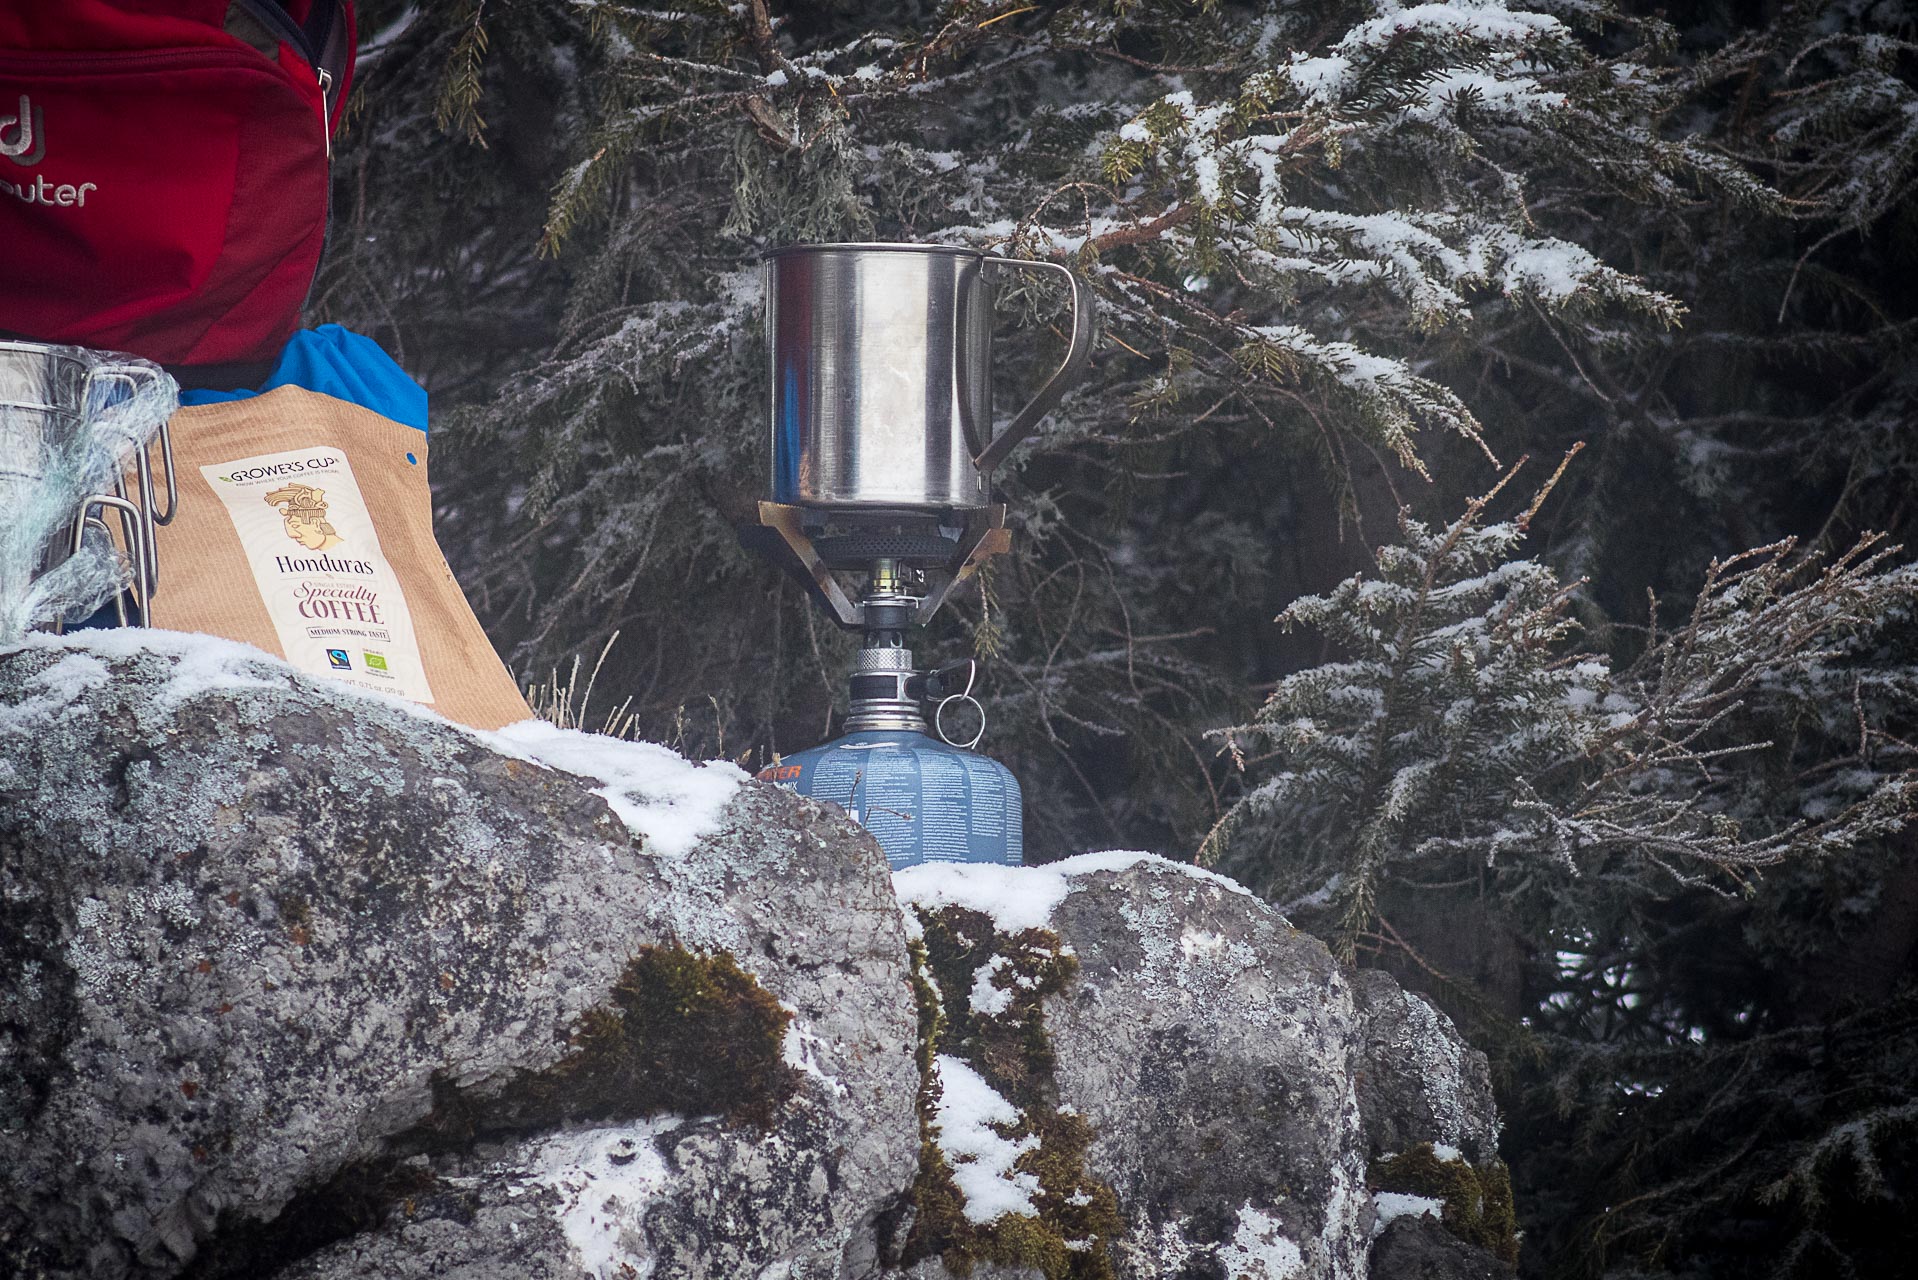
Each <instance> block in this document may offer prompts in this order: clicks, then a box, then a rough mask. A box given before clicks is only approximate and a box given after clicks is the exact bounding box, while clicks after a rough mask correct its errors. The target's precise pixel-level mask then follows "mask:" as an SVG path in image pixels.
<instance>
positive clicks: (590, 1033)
mask: <svg viewBox="0 0 1918 1280" xmlns="http://www.w3.org/2000/svg"><path fill="white" fill-rule="evenodd" d="M791 1020H792V1015H791V1014H790V1013H788V1012H787V1011H786V1010H785V1009H783V1008H781V1007H780V1005H779V1001H778V1000H776V999H774V998H773V996H772V993H771V992H769V991H767V990H766V989H765V988H764V987H762V986H760V985H759V982H758V980H757V979H756V978H754V977H753V975H752V974H750V973H748V972H746V971H745V970H743V969H741V968H740V967H739V965H738V963H737V962H736V961H735V960H734V959H733V957H732V956H730V955H728V954H726V953H724V952H720V953H718V954H714V955H696V954H694V953H693V952H690V951H687V950H684V949H683V948H680V947H655V946H645V947H641V948H640V949H639V951H638V952H637V953H635V954H634V955H633V957H632V959H631V960H629V961H628V962H627V965H626V968H625V969H624V971H623V972H622V973H621V974H620V977H619V980H618V981H617V982H616V983H614V985H613V989H612V993H611V997H610V998H609V999H608V1000H607V1001H606V1003H604V1004H601V1005H598V1006H596V1007H594V1008H592V1009H589V1010H587V1011H586V1013H585V1014H584V1015H583V1016H582V1017H581V1019H580V1024H579V1028H578V1030H577V1031H576V1032H575V1034H574V1036H573V1046H574V1052H573V1053H572V1054H571V1055H569V1056H568V1057H566V1058H564V1059H562V1060H561V1061H560V1062H559V1063H557V1064H556V1065H554V1066H552V1067H550V1068H548V1069H547V1070H545V1071H540V1072H534V1073H529V1074H525V1075H522V1076H520V1077H519V1079H518V1080H516V1081H515V1082H514V1084H513V1086H512V1087H511V1088H509V1089H507V1090H505V1091H503V1092H502V1093H501V1094H499V1095H498V1096H496V1097H492V1098H486V1099H478V1100H475V1099H469V1098H466V1097H465V1096H463V1095H462V1094H461V1093H460V1091H458V1090H455V1089H453V1088H452V1087H451V1086H449V1085H444V1084H443V1083H442V1084H440V1087H438V1088H436V1090H435V1095H436V1096H435V1105H434V1109H433V1116H432V1118H431V1119H430V1120H429V1121H428V1123H427V1125H426V1126H423V1127H424V1128H426V1129H428V1130H431V1131H432V1132H433V1134H434V1136H435V1137H436V1138H437V1140H436V1141H430V1142H427V1143H425V1144H422V1145H426V1146H430V1147H441V1148H443V1147H445V1146H448V1145H458V1144H460V1143H462V1142H464V1141H469V1140H470V1139H471V1138H473V1137H475V1136H479V1135H482V1134H497V1133H512V1132H534V1131H538V1130H541V1129H544V1128H549V1127H551V1126H552V1125H554V1124H557V1123H562V1122H565V1121H572V1120H635V1119H640V1118H643V1117H646V1116H653V1115H660V1114H663V1113H666V1112H679V1113H681V1114H687V1115H711V1114H715V1113H717V1114H720V1115H723V1116H725V1117H726V1118H727V1119H728V1120H729V1121H732V1122H734V1123H740V1124H751V1125H756V1126H759V1127H761V1128H764V1127H768V1126H770V1125H771V1124H772V1121H773V1117H774V1115H775V1114H776V1113H777V1111H778V1109H779V1107H780V1105H781V1104H783V1103H784V1102H785V1101H786V1100H787V1099H788V1098H790V1097H791V1096H792V1094H793V1091H794V1090H795V1089H796V1088H797V1086H798V1073H797V1072H795V1071H794V1070H793V1069H792V1067H790V1066H789V1065H787V1063H786V1061H785V1057H784V1045H785V1035H786V1024H787V1023H789V1022H790V1021H791Z"/></svg>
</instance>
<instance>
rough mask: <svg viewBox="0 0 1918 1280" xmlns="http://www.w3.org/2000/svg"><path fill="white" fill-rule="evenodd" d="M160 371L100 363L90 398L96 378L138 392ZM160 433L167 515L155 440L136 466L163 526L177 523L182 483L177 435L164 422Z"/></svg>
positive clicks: (92, 373)
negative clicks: (158, 486) (176, 464)
mask: <svg viewBox="0 0 1918 1280" xmlns="http://www.w3.org/2000/svg"><path fill="white" fill-rule="evenodd" d="M156 372H157V371H156V370H153V369H148V368H146V367H144V366H142V365H137V364H107V365H99V366H96V367H95V368H93V369H90V370H88V372H87V397H88V399H89V400H91V399H92V393H93V383H94V382H95V381H96V380H97V381H100V382H114V381H120V382H125V383H126V384H127V385H128V387H130V388H131V389H132V392H133V394H134V395H138V394H139V393H140V388H141V387H142V386H144V385H145V384H147V383H149V382H151V381H153V380H154V377H155V374H156ZM158 435H159V437H160V461H161V465H162V466H163V467H164V468H165V474H166V512H165V513H164V514H162V513H161V512H160V511H159V509H158V507H159V504H158V502H157V501H156V500H155V494H154V485H153V462H152V448H153V446H152V443H151V442H149V443H148V444H147V446H146V448H143V449H141V450H140V453H139V456H138V457H137V458H136V459H135V460H134V465H135V468H136V470H137V472H138V474H139V479H140V495H141V499H142V501H143V502H145V504H146V508H147V511H148V513H149V514H150V515H151V517H152V521H153V523H154V524H155V525H162V524H171V523H173V514H174V512H175V511H176V510H178V509H179V506H180V484H179V478H178V477H177V476H176V475H175V474H174V470H173V434H172V432H171V431H170V430H169V429H168V424H167V423H164V422H162V423H161V424H160V430H159V432H158Z"/></svg>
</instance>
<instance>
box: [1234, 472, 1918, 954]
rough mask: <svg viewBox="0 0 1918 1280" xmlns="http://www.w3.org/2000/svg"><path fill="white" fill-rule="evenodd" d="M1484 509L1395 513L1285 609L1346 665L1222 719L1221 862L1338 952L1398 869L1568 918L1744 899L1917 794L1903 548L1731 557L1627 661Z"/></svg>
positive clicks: (1906, 808) (1294, 679) (1517, 535)
mask: <svg viewBox="0 0 1918 1280" xmlns="http://www.w3.org/2000/svg"><path fill="white" fill-rule="evenodd" d="M1485 508H1486V500H1484V499H1481V500H1479V501H1477V502H1475V503H1473V504H1472V505H1471V506H1470V507H1469V508H1468V510H1467V512H1466V514H1465V515H1464V516H1462V517H1461V518H1460V519H1458V520H1457V521H1455V522H1453V523H1452V524H1451V525H1449V526H1446V527H1443V528H1435V527H1431V526H1428V525H1425V524H1422V523H1420V522H1419V521H1417V520H1414V519H1412V518H1411V517H1410V516H1406V517H1405V518H1404V519H1403V520H1402V522H1401V527H1400V537H1399V540H1398V542H1397V543H1396V544H1394V545H1390V546H1386V547H1383V548H1380V550H1379V551H1378V553H1377V565H1378V568H1377V572H1376V573H1375V574H1371V575H1364V576H1360V577H1354V578H1351V579H1348V580H1347V581H1345V582H1343V583H1341V584H1340V585H1339V586H1338V587H1337V588H1336V589H1335V590H1334V591H1332V592H1331V593H1329V594H1327V595H1324V596H1313V597H1307V598H1304V599H1301V600H1298V601H1296V602H1295V603H1294V604H1293V605H1291V606H1290V607H1289V608H1288V609H1287V610H1286V611H1285V613H1284V614H1282V615H1281V616H1280V619H1279V621H1280V622H1281V623H1282V624H1283V625H1285V626H1287V627H1299V626H1303V627H1311V628H1313V629H1314V630H1316V631H1318V632H1320V633H1321V634H1323V635H1324V636H1325V637H1326V638H1327V639H1328V640H1329V641H1330V642H1331V643H1332V645H1333V648H1334V650H1335V651H1336V652H1338V653H1340V654H1341V655H1342V656H1341V657H1340V658H1339V659H1338V660H1335V661H1330V662H1325V663H1322V664H1320V665H1318V666H1314V667H1311V668H1308V669H1306V670H1304V671H1301V672H1299V673H1298V674H1296V675H1293V676H1290V677H1288V678H1287V679H1285V680H1283V681H1281V682H1280V684H1279V686H1278V687H1277V689H1275V690H1274V691H1273V693H1272V695H1271V697H1270V698H1269V699H1268V700H1267V701H1266V703H1265V705H1264V706H1263V707H1262V708H1261V709H1260V711H1259V714H1258V716H1257V717H1256V719H1254V720H1253V721H1252V722H1250V723H1248V724H1244V725H1240V726H1238V727H1236V728H1232V729H1227V730H1223V731H1221V732H1220V733H1219V734H1218V735H1217V736H1218V737H1219V739H1220V740H1221V742H1222V744H1223V745H1224V747H1225V748H1226V749H1227V750H1229V751H1230V752H1231V754H1232V756H1233V758H1234V759H1235V760H1237V761H1238V762H1239V763H1240V766H1241V768H1242V769H1243V770H1244V771H1245V775H1246V789H1245V791H1244V793H1243V794H1242V795H1241V797H1240V798H1239V799H1238V801H1237V802H1236V804H1235V805H1234V806H1233V807H1232V808H1231V810H1230V811H1229V812H1228V813H1227V815H1226V816H1225V817H1224V818H1223V819H1222V820H1221V821H1220V823H1219V825H1218V826H1217V827H1216V828H1215V829H1214V831H1213V832H1212V835H1211V836H1210V837H1209V838H1208V840H1207V843H1206V852H1207V853H1208V855H1209V856H1210V857H1211V859H1212V860H1213V861H1215V862H1216V863H1217V864H1219V865H1221V866H1222V867H1224V868H1225V869H1227V870H1229V871H1231V872H1232V873H1233V874H1235V875H1237V876H1239V877H1240V878H1241V879H1244V880H1246V881H1247V882H1248V883H1251V884H1253V885H1255V887H1258V888H1260V889H1261V890H1262V891H1264V892H1266V893H1267V895H1268V896H1271V897H1273V898H1275V899H1276V900H1278V901H1281V902H1289V903H1290V904H1291V905H1292V907H1293V908H1294V909H1296V910H1299V911H1301V912H1305V913H1317V912H1321V911H1327V910H1330V911H1333V912H1334V918H1335V919H1336V920H1337V921H1338V924H1339V927H1340V928H1342V929H1343V930H1344V931H1345V933H1346V939H1347V946H1348V948H1349V947H1350V945H1351V942H1352V937H1353V936H1354V935H1355V934H1356V933H1358V932H1359V931H1363V930H1366V929H1368V928H1370V927H1372V925H1373V912H1374V910H1375V903H1376V901H1377V898H1378V895H1379V893H1380V892H1381V889H1382V887H1383V886H1385V885H1387V884H1390V883H1393V882H1397V883H1400V884H1413V883H1421V882H1437V881H1446V880H1452V879H1455V878H1456V877H1458V876H1459V875H1465V876H1467V877H1470V876H1474V875H1479V876H1484V877H1487V883H1488V886H1489V887H1491V888H1492V889H1493V890H1494V891H1496V892H1498V893H1501V894H1503V895H1507V896H1513V897H1524V898H1527V899H1532V900H1544V901H1547V902H1549V903H1555V904H1557V906H1558V907H1559V908H1561V909H1563V910H1564V912H1565V919H1566V920H1567V921H1568V922H1574V923H1575V922H1576V921H1577V919H1578V917H1579V905H1578V904H1579V900H1580V898H1581V896H1582V895H1584V894H1585V893H1587V892H1588V891H1596V890H1591V889H1589V886H1590V885H1591V883H1592V882H1594V881H1596V882H1599V883H1600V884H1603V885H1606V886H1608V887H1616V886H1617V885H1619V884H1620V883H1631V884H1635V885H1638V886H1640V887H1642V888H1646V889H1652V890H1658V889H1660V888H1664V889H1670V888H1673V887H1676V886H1677V885H1681V884H1683V885H1693V884H1700V885H1706V886H1712V887H1717V888H1721V889H1730V888H1735V887H1739V886H1741V885H1743V884H1744V883H1745V882H1746V881H1747V880H1748V879H1749V877H1750V876H1751V875H1752V874H1753V873H1754V872H1756V871H1757V870H1758V869H1760V868H1763V867H1767V866H1772V865H1775V864H1778V863H1781V862H1784V861H1786V860H1788V859H1794V858H1815V857H1818V856H1819V855H1822V854H1826V853H1831V852H1835V851H1837V850H1841V849H1845V848H1849V847H1851V846H1853V845H1856V844H1858V843H1859V842H1861V841H1865V840H1868V839H1870V838H1873V837H1876V836H1882V835H1884V834H1886V833H1888V832H1891V831H1895V830H1897V829H1898V828H1899V827H1901V826H1902V825H1903V824H1904V823H1905V822H1906V821H1908V820H1909V818H1910V816H1911V814H1912V813H1913V811H1914V810H1915V809H1918V772H1915V771H1914V766H1918V758H1915V756H1914V752H1913V750H1912V748H1911V747H1910V746H1909V745H1908V744H1906V743H1905V742H1903V741H1902V740H1901V739H1899V738H1898V737H1896V736H1894V735H1893V734H1892V733H1891V732H1889V731H1888V730H1887V725H1888V723H1895V718H1896V716H1897V715H1899V714H1900V712H1899V710H1898V709H1899V708H1900V707H1903V706H1909V705H1911V699H1912V697H1913V694H1914V693H1918V669H1914V667H1912V666H1911V665H1910V663H1909V656H1908V655H1907V656H1906V658H1905V659H1903V660H1902V661H1895V662H1887V661H1886V660H1885V658H1884V656H1883V647H1884V646H1885V645H1886V644H1888V643H1889V642H1890V637H1892V636H1893V635H1895V634H1896V629H1897V628H1898V627H1900V626H1908V625H1909V622H1910V618H1911V615H1912V611H1913V608H1914V605H1918V570H1914V568H1913V567H1912V566H1910V565H1899V564H1896V563H1895V559H1894V556H1895V549H1893V548H1886V547H1883V546H1881V545H1879V544H1878V542H1877V541H1876V540H1875V539H1870V538H1868V539H1866V540H1865V541H1864V542H1861V543H1860V544H1859V545H1858V546H1856V547H1854V548H1853V549H1852V550H1850V551H1848V552H1846V553H1844V554H1842V555H1840V556H1837V557H1835V558H1833V559H1830V560H1829V561H1823V562H1821V561H1820V559H1819V558H1818V557H1815V556H1805V555H1800V554H1798V553H1797V550H1796V548H1795V546H1794V545H1793V544H1792V543H1789V542H1782V543H1778V544H1774V545H1772V546H1767V547H1760V548H1757V549H1755V550H1752V551H1749V552H1746V553H1744V554H1742V555H1739V556H1736V557H1733V558H1731V559H1730V560H1728V561H1725V562H1723V563H1719V562H1714V564H1713V565H1712V567H1711V569H1710V571H1709V573H1708V574H1707V576H1706V580H1705V582H1704V583H1703V585H1702V586H1701V587H1700V589H1699V592H1698V595H1697V597H1696V599H1695V600H1694V601H1693V603H1692V607H1691V609H1690V612H1689V613H1688V614H1686V615H1683V616H1682V617H1681V618H1680V619H1679V620H1678V621H1677V622H1676V624H1675V625H1673V626H1670V627H1669V628H1665V627H1661V626H1660V625H1659V622H1658V617H1659V614H1658V611H1657V609H1656V602H1654V612H1653V615H1652V625H1651V627H1650V628H1649V629H1648V631H1647V632H1646V635H1645V638H1644V643H1643V645H1642V647H1640V649H1639V652H1638V655H1637V657H1636V658H1634V659H1632V660H1630V661H1629V662H1625V663H1623V664H1622V665H1615V664H1614V663H1613V662H1612V661H1610V660H1609V659H1607V658H1605V657H1602V656H1598V655H1593V654H1582V653H1580V652H1578V651H1577V649H1576V648H1575V644H1574V642H1575V640H1576V636H1577V625H1576V623H1575V621H1574V619H1573V617H1572V606H1573V603H1574V600H1575V594H1576V589H1577V585H1578V584H1576V583H1573V584H1564V583H1561V582H1560V581H1559V579H1558V577H1557V575H1556V574H1554V573H1553V572H1552V571H1551V570H1550V569H1549V568H1547V567H1546V566H1544V565H1542V564H1540V563H1538V562H1537V561H1535V560H1532V559H1528V558H1523V557H1522V556H1521V554H1520V552H1521V548H1522V544H1523V542H1524V540H1525V537H1526V529H1525V521H1523V520H1517V521H1505V522H1499V523H1487V522H1485V520H1484V512H1485ZM1834 744H1835V745H1834ZM1847 744H1849V745H1847Z"/></svg>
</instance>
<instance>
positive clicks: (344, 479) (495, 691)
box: [152, 387, 532, 729]
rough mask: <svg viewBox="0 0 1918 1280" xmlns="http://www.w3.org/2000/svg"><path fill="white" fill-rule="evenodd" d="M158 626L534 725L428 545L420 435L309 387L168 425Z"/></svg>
mask: <svg viewBox="0 0 1918 1280" xmlns="http://www.w3.org/2000/svg"><path fill="white" fill-rule="evenodd" d="M171 427H172V435H173V451H174V471H175V474H176V475H177V476H178V477H179V484H180V500H179V506H178V510H177V512H176V514H175V516H174V519H173V522H172V523H171V524H168V525H164V526H162V527H161V528H160V530H159V532H158V540H159V553H160V554H159V569H160V584H159V589H158V590H157V591H156V592H155V593H154V600H153V604H154V609H153V615H152V625H154V626H159V627H166V628H169V629H171V630H175V631H198V632H202V633H204V634H207V635H214V636H221V637H224V638H226V639H228V640H241V641H244V642H246V643H247V644H251V645H254V646H257V647H258V648H261V649H264V650H266V651H267V652H268V653H276V654H278V655H280V656H281V657H282V658H285V659H286V661H287V662H289V663H290V664H292V665H293V666H294V667H295V668H297V669H298V670H300V671H303V672H305V673H307V674H309V675H323V676H330V677H332V678H334V679H337V680H342V681H344V682H346V683H348V684H351V685H354V686H357V687H359V688H362V689H371V690H376V691H379V692H382V693H388V694H393V695H397V696H399V697H402V698H408V699H411V700H412V701H414V702H418V703H420V704H422V705H424V706H428V707H431V708H432V709H433V710H434V711H437V712H438V713H439V714H441V715H443V716H445V717H446V718H447V719H449V720H453V721H456V722H458V723H460V724H464V725H468V726H470V727H472V728H475V729H497V728H499V727H500V726H502V725H506V724H511V723H513V722H514V721H517V720H525V719H527V718H529V717H530V716H531V714H532V713H531V712H530V711H529V710H528V709H527V706H526V703H525V701H524V700H523V699H522V698H521V697H520V694H519V690H518V689H517V687H516V686H515V685H514V682H513V678H512V676H511V675H510V674H509V673H508V672H507V670H506V667H505V666H504V664H502V663H501V662H500V660H499V656H498V655H497V654H496V653H494V652H493V646H492V644H491V643H490V642H489V641H488V640H487V639H486V633H485V632H484V631H482V630H481V629H480V625H479V620H478V619H477V618H475V617H474V616H473V611H472V609H471V608H469V607H468V606H467V603H466V597H465V596H464V595H463V594H462V593H461V591H460V588H459V583H458V582H456V581H454V578H453V573H452V570H451V569H449V568H448V567H447V565H446V558H445V556H443V555H442V554H441V553H440V548H439V543H438V542H436V541H435V540H434V538H433V500H432V494H431V492H430V491H429V490H428V488H427V483H426V433H425V432H423V431H418V430H415V429H414V428H412V427H408V426H405V425H403V424H401V423H397V422H394V421H393V420H392V419H390V418H386V417H382V416H381V415H380V414H377V413H375V412H373V411H372V410H370V409H365V408H362V407H361V406H359V405H355V404H350V403H348V402H346V401H344V400H339V399H335V398H334V397H332V396H327V395H321V394H319V393H318V392H314V391H308V390H306V389H304V388H302V387H279V388H276V389H275V390H272V391H268V392H266V393H264V394H262V395H258V396H254V397H252V398H250V399H246V400H233V401H226V402H223V403H220V404H209V405H194V406H191V407H188V408H184V409H181V410H180V411H179V412H178V413H177V414H176V415H175V416H174V417H173V419H172V423H171Z"/></svg>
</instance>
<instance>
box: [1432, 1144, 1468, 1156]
mask: <svg viewBox="0 0 1918 1280" xmlns="http://www.w3.org/2000/svg"><path fill="white" fill-rule="evenodd" d="M1432 1154H1433V1155H1434V1156H1436V1157H1438V1158H1439V1159H1440V1160H1459V1159H1463V1157H1462V1156H1461V1155H1460V1154H1459V1149H1458V1148H1457V1147H1455V1146H1453V1145H1452V1144H1451V1143H1449V1142H1434V1143H1433V1144H1432Z"/></svg>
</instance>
